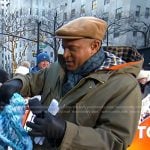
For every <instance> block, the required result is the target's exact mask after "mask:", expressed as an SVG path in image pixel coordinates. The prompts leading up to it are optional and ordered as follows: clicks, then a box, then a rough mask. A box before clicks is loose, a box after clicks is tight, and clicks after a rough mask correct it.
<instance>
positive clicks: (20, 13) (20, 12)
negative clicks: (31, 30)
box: [20, 8, 22, 16]
mask: <svg viewBox="0 0 150 150" xmlns="http://www.w3.org/2000/svg"><path fill="white" fill-rule="evenodd" d="M20 16H22V8H21V9H20Z"/></svg>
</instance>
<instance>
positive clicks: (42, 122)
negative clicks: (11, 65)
mask: <svg viewBox="0 0 150 150" xmlns="http://www.w3.org/2000/svg"><path fill="white" fill-rule="evenodd" d="M106 30H107V24H106V22H105V21H103V20H101V19H98V18H95V17H80V18H77V19H75V20H73V21H70V22H69V23H67V24H66V25H64V26H62V27H61V28H59V29H58V30H57V31H56V36H57V38H60V39H62V47H63V49H64V54H63V56H59V59H58V62H56V63H53V64H52V65H51V66H50V67H49V68H47V69H45V70H41V71H39V72H38V73H36V74H28V75H26V76H21V75H20V76H16V77H15V78H14V79H13V80H11V81H8V82H6V83H5V84H3V86H2V87H1V88H0V100H1V101H2V102H1V105H2V104H3V105H6V104H7V103H9V101H8V99H9V98H10V96H11V95H12V93H14V92H20V93H21V94H22V95H23V96H30V97H32V96H34V95H39V94H40V95H42V99H41V103H42V105H43V106H45V107H48V106H49V104H50V103H51V101H52V99H57V101H58V102H59V112H58V113H57V115H56V116H53V115H52V114H50V113H48V112H44V113H43V111H42V114H43V115H42V116H38V115H37V116H36V118H35V119H34V123H32V122H27V126H29V127H30V128H32V131H31V132H29V134H30V135H31V136H32V137H37V136H41V137H45V140H44V143H43V145H37V144H35V145H34V149H43V150H48V149H60V150H125V149H127V147H128V146H129V145H130V144H131V142H132V139H133V137H134V134H135V131H136V129H137V125H138V120H139V116H140V107H141V93H140V88H139V86H138V82H137V80H136V76H137V75H138V73H139V71H140V69H141V66H142V63H143V58H142V57H141V56H140V54H139V53H137V51H136V50H134V49H132V48H130V47H128V48H126V47H108V48H106V49H105V50H104V49H103V48H102V40H103V38H104V35H105V33H106Z"/></svg>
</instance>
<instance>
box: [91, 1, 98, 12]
mask: <svg viewBox="0 0 150 150" xmlns="http://www.w3.org/2000/svg"><path fill="white" fill-rule="evenodd" d="M96 8H97V0H93V1H92V10H95V9H96Z"/></svg>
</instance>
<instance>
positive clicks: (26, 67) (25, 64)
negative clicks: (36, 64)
mask: <svg viewBox="0 0 150 150" xmlns="http://www.w3.org/2000/svg"><path fill="white" fill-rule="evenodd" d="M30 65H31V64H30V62H29V61H22V62H21V64H20V65H19V66H18V68H17V69H16V71H15V75H17V74H22V75H26V74H27V73H29V72H30Z"/></svg>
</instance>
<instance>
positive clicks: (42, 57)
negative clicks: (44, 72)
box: [31, 52, 50, 72]
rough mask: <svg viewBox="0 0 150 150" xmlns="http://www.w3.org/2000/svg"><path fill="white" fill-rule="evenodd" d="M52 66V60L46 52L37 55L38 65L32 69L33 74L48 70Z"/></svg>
mask: <svg viewBox="0 0 150 150" xmlns="http://www.w3.org/2000/svg"><path fill="white" fill-rule="evenodd" d="M49 66H50V58H49V55H48V54H47V53H46V52H42V53H40V54H38V55H37V65H36V66H35V67H33V68H32V70H31V72H37V71H39V70H41V69H45V68H48V67H49Z"/></svg>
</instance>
